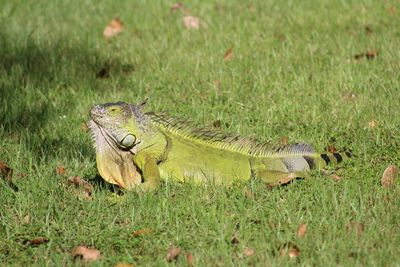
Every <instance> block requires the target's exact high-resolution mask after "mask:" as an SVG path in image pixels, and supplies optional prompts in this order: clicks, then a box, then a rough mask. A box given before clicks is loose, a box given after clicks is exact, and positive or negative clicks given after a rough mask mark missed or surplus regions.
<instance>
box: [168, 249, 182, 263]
mask: <svg viewBox="0 0 400 267" xmlns="http://www.w3.org/2000/svg"><path fill="white" fill-rule="evenodd" d="M180 253H181V248H180V247H175V246H170V247H169V248H168V252H167V256H165V259H166V260H167V261H168V262H171V261H173V260H176V259H177V258H178V256H179V254H180Z"/></svg>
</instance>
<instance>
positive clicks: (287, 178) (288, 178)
mask: <svg viewBox="0 0 400 267" xmlns="http://www.w3.org/2000/svg"><path fill="white" fill-rule="evenodd" d="M293 179H296V175H295V174H293V173H290V174H288V175H287V176H285V177H283V178H281V179H279V180H278V182H276V184H277V185H284V184H287V183H289V182H291V181H292V180H293Z"/></svg>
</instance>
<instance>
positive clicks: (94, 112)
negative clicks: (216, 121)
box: [90, 105, 105, 117]
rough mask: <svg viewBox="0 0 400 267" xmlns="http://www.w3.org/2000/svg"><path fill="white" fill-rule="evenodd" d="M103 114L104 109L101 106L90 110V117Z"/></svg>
mask: <svg viewBox="0 0 400 267" xmlns="http://www.w3.org/2000/svg"><path fill="white" fill-rule="evenodd" d="M104 112H105V108H104V107H103V106H102V105H95V106H93V107H92V109H91V110H90V116H91V117H93V116H99V115H100V114H102V113H104Z"/></svg>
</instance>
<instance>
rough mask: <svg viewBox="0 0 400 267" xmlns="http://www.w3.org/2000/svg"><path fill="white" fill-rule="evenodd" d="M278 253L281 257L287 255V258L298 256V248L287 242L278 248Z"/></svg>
mask: <svg viewBox="0 0 400 267" xmlns="http://www.w3.org/2000/svg"><path fill="white" fill-rule="evenodd" d="M279 255H280V256H281V257H285V256H286V255H287V256H289V258H291V259H293V258H296V257H298V256H300V249H299V248H298V247H297V246H296V245H294V244H292V243H290V242H288V243H286V244H283V245H282V246H281V247H280V248H279Z"/></svg>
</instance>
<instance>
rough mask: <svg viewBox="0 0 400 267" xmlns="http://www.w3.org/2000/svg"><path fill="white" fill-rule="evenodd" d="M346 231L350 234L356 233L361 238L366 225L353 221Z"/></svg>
mask: <svg viewBox="0 0 400 267" xmlns="http://www.w3.org/2000/svg"><path fill="white" fill-rule="evenodd" d="M346 229H347V231H348V232H352V231H356V233H357V236H361V235H362V234H363V233H364V230H365V225H364V224H363V223H360V222H354V221H352V222H349V223H348V224H347V225H346Z"/></svg>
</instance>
